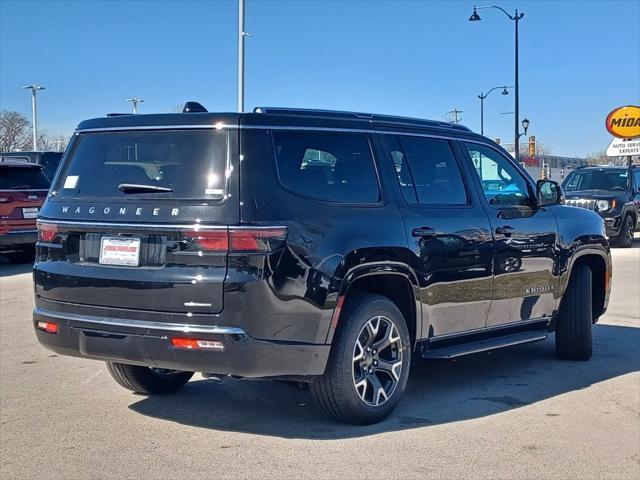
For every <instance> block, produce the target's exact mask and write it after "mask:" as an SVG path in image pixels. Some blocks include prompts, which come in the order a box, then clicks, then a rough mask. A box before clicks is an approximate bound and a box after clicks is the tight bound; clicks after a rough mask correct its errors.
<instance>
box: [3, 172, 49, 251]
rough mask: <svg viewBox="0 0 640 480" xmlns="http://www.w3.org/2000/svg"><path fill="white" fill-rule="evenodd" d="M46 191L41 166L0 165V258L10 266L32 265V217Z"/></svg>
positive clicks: (46, 187)
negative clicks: (0, 255)
mask: <svg viewBox="0 0 640 480" xmlns="http://www.w3.org/2000/svg"><path fill="white" fill-rule="evenodd" d="M48 191H49V180H48V179H47V177H46V176H45V174H44V173H43V172H42V165H38V164H34V163H27V162H21V161H16V160H4V161H2V162H0V254H5V256H6V257H7V258H8V259H9V261H10V262H11V263H26V262H31V261H33V255H34V249H35V248H34V247H35V244H36V241H37V240H38V232H37V230H36V217H37V216H38V212H39V211H40V207H41V206H42V204H43V203H44V199H45V197H46V196H47V192H48Z"/></svg>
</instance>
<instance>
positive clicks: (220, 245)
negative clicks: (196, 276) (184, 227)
mask: <svg viewBox="0 0 640 480" xmlns="http://www.w3.org/2000/svg"><path fill="white" fill-rule="evenodd" d="M185 238H186V239H188V240H189V241H190V242H191V244H192V247H193V248H195V249H196V250H199V251H202V252H227V251H228V250H229V233H228V232H227V230H226V229H225V230H211V231H208V232H206V231H205V232H200V231H198V232H192V233H186V234H185Z"/></svg>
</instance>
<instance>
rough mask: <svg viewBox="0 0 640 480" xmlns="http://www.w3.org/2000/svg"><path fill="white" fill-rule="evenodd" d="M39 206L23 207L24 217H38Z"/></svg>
mask: <svg viewBox="0 0 640 480" xmlns="http://www.w3.org/2000/svg"><path fill="white" fill-rule="evenodd" d="M37 216H38V207H29V208H23V209H22V218H37Z"/></svg>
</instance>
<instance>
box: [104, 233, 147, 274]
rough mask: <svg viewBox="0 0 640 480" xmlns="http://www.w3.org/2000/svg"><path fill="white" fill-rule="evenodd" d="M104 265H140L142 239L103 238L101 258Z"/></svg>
mask: <svg viewBox="0 0 640 480" xmlns="http://www.w3.org/2000/svg"><path fill="white" fill-rule="evenodd" d="M98 261H99V262H100V263H101V264H102V265H123V266H126V267H137V266H138V265H140V239H139V238H130V237H102V239H101V240H100V258H99V260H98Z"/></svg>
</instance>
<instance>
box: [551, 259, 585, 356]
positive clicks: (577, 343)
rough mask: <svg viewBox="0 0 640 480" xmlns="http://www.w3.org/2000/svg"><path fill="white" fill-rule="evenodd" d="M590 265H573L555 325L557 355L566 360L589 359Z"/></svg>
mask: <svg viewBox="0 0 640 480" xmlns="http://www.w3.org/2000/svg"><path fill="white" fill-rule="evenodd" d="M591 309H592V306H591V269H590V268H589V267H588V266H587V265H578V266H576V267H574V269H573V273H572V274H571V279H570V280H569V285H568V287H567V290H566V292H565V294H564V298H563V299H562V306H561V307H560V313H559V315H558V323H557V326H556V355H557V356H558V358H561V359H563V360H581V361H585V360H589V359H590V358H591V354H592V350H593V346H592V345H593V339H592V336H591V327H592V325H593V317H592V311H591Z"/></svg>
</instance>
